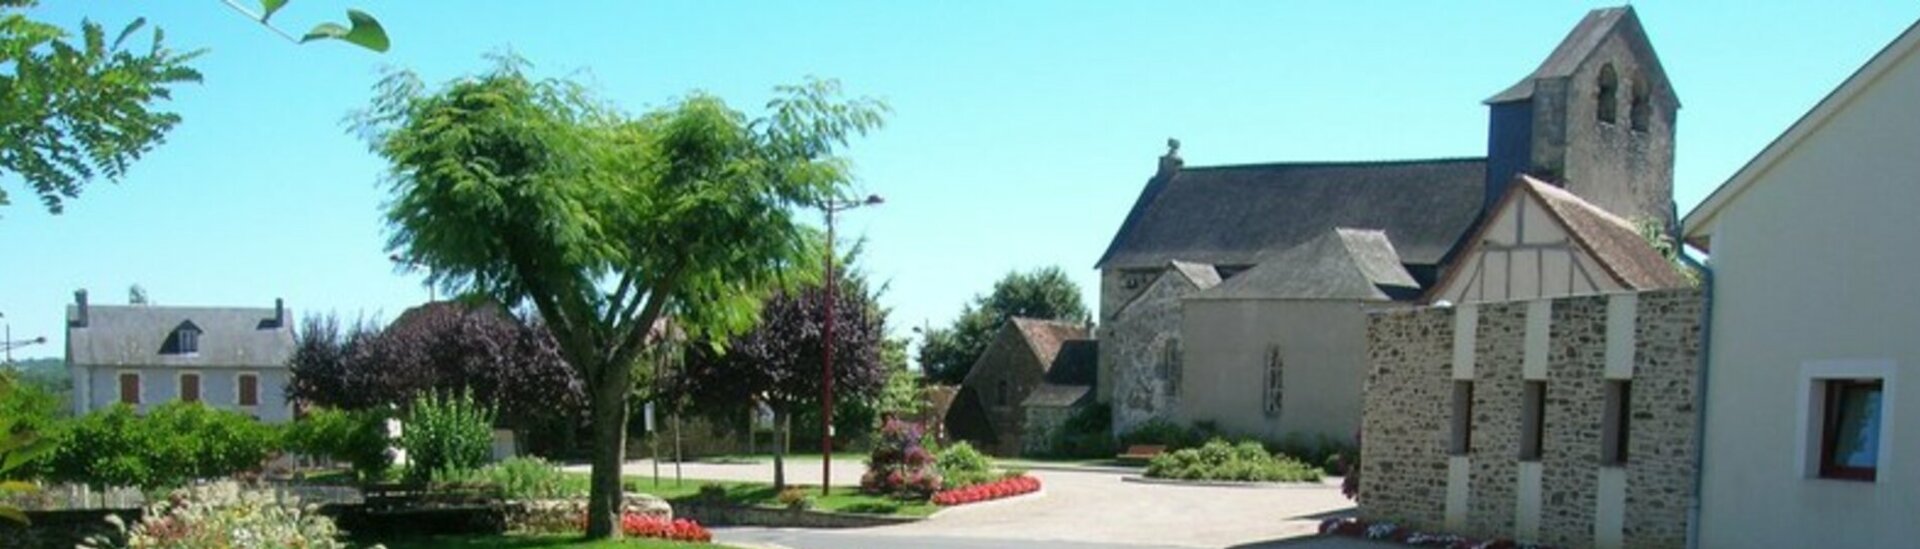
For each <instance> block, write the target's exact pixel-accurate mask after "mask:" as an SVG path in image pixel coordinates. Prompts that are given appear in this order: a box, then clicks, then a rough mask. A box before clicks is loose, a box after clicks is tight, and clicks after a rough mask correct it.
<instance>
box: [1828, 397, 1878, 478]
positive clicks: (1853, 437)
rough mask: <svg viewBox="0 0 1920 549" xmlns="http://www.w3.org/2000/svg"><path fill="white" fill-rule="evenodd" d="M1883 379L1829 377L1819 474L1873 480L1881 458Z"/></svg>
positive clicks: (1830, 476) (1829, 476)
mask: <svg viewBox="0 0 1920 549" xmlns="http://www.w3.org/2000/svg"><path fill="white" fill-rule="evenodd" d="M1881 388H1882V382H1881V381H1880V380H1878V379H1867V380H1840V379H1836V380H1829V381H1827V382H1826V397H1827V398H1826V401H1827V402H1826V415H1825V417H1824V420H1823V421H1822V422H1821V425H1822V427H1823V428H1822V431H1821V435H1822V436H1821V446H1820V476H1821V477H1823V478H1833V479H1845V480H1865V481H1872V480H1874V478H1875V477H1876V476H1877V472H1878V469H1879V461H1880V395H1881Z"/></svg>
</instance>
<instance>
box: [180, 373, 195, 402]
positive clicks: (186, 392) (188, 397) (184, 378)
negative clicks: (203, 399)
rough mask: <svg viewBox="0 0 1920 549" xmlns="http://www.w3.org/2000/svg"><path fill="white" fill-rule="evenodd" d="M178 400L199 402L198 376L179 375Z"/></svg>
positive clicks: (189, 374)
mask: <svg viewBox="0 0 1920 549" xmlns="http://www.w3.org/2000/svg"><path fill="white" fill-rule="evenodd" d="M180 400H182V401H186V402H200V374H194V373H186V374H180Z"/></svg>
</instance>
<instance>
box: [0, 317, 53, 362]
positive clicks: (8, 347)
mask: <svg viewBox="0 0 1920 549" xmlns="http://www.w3.org/2000/svg"><path fill="white" fill-rule="evenodd" d="M6 317H7V315H6V313H0V318H6ZM46 342H47V338H46V336H41V337H36V338H33V339H22V340H19V341H14V340H13V322H7V323H6V332H5V335H0V350H4V351H6V358H5V362H0V364H5V365H8V366H11V365H13V350H14V349H18V348H20V347H25V346H28V345H39V344H41V343H46Z"/></svg>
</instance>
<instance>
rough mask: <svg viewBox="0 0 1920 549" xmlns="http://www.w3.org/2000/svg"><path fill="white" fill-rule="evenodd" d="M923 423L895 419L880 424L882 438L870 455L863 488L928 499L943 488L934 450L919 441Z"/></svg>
mask: <svg viewBox="0 0 1920 549" xmlns="http://www.w3.org/2000/svg"><path fill="white" fill-rule="evenodd" d="M921 435H922V433H921V432H920V426H919V425H915V424H913V423H909V422H905V421H900V420H892V421H888V422H887V424H886V425H884V426H881V428H880V438H879V440H876V441H875V442H874V445H873V452H872V453H871V454H869V455H868V456H867V473H866V474H865V475H862V476H861V477H860V491H862V492H866V493H869V494H889V495H892V496H894V497H899V498H902V499H926V498H927V496H930V495H933V493H934V492H936V491H938V490H940V486H941V484H940V471H939V470H938V469H937V467H936V464H935V463H934V459H935V458H934V456H933V453H932V452H928V451H927V448H926V447H925V446H921V445H920V438H921Z"/></svg>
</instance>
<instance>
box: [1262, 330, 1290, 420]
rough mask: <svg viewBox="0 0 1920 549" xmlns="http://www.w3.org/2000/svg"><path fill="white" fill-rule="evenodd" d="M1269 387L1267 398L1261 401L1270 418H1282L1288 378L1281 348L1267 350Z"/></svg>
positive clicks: (1276, 346) (1274, 347) (1267, 380)
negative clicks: (1282, 403) (1282, 402)
mask: <svg viewBox="0 0 1920 549" xmlns="http://www.w3.org/2000/svg"><path fill="white" fill-rule="evenodd" d="M1266 366H1267V379H1266V382H1267V387H1266V389H1267V390H1266V395H1265V397H1266V398H1263V399H1261V400H1262V402H1261V404H1262V408H1264V409H1265V410H1264V411H1265V412H1266V413H1267V416H1268V417H1280V409H1281V406H1280V405H1281V401H1282V400H1283V399H1284V397H1285V396H1286V389H1287V386H1286V383H1285V382H1286V378H1285V376H1284V374H1285V372H1284V371H1283V370H1284V369H1285V368H1286V364H1285V362H1283V361H1282V360H1281V358H1280V346H1278V345H1275V346H1272V347H1269V348H1267V364H1266Z"/></svg>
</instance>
